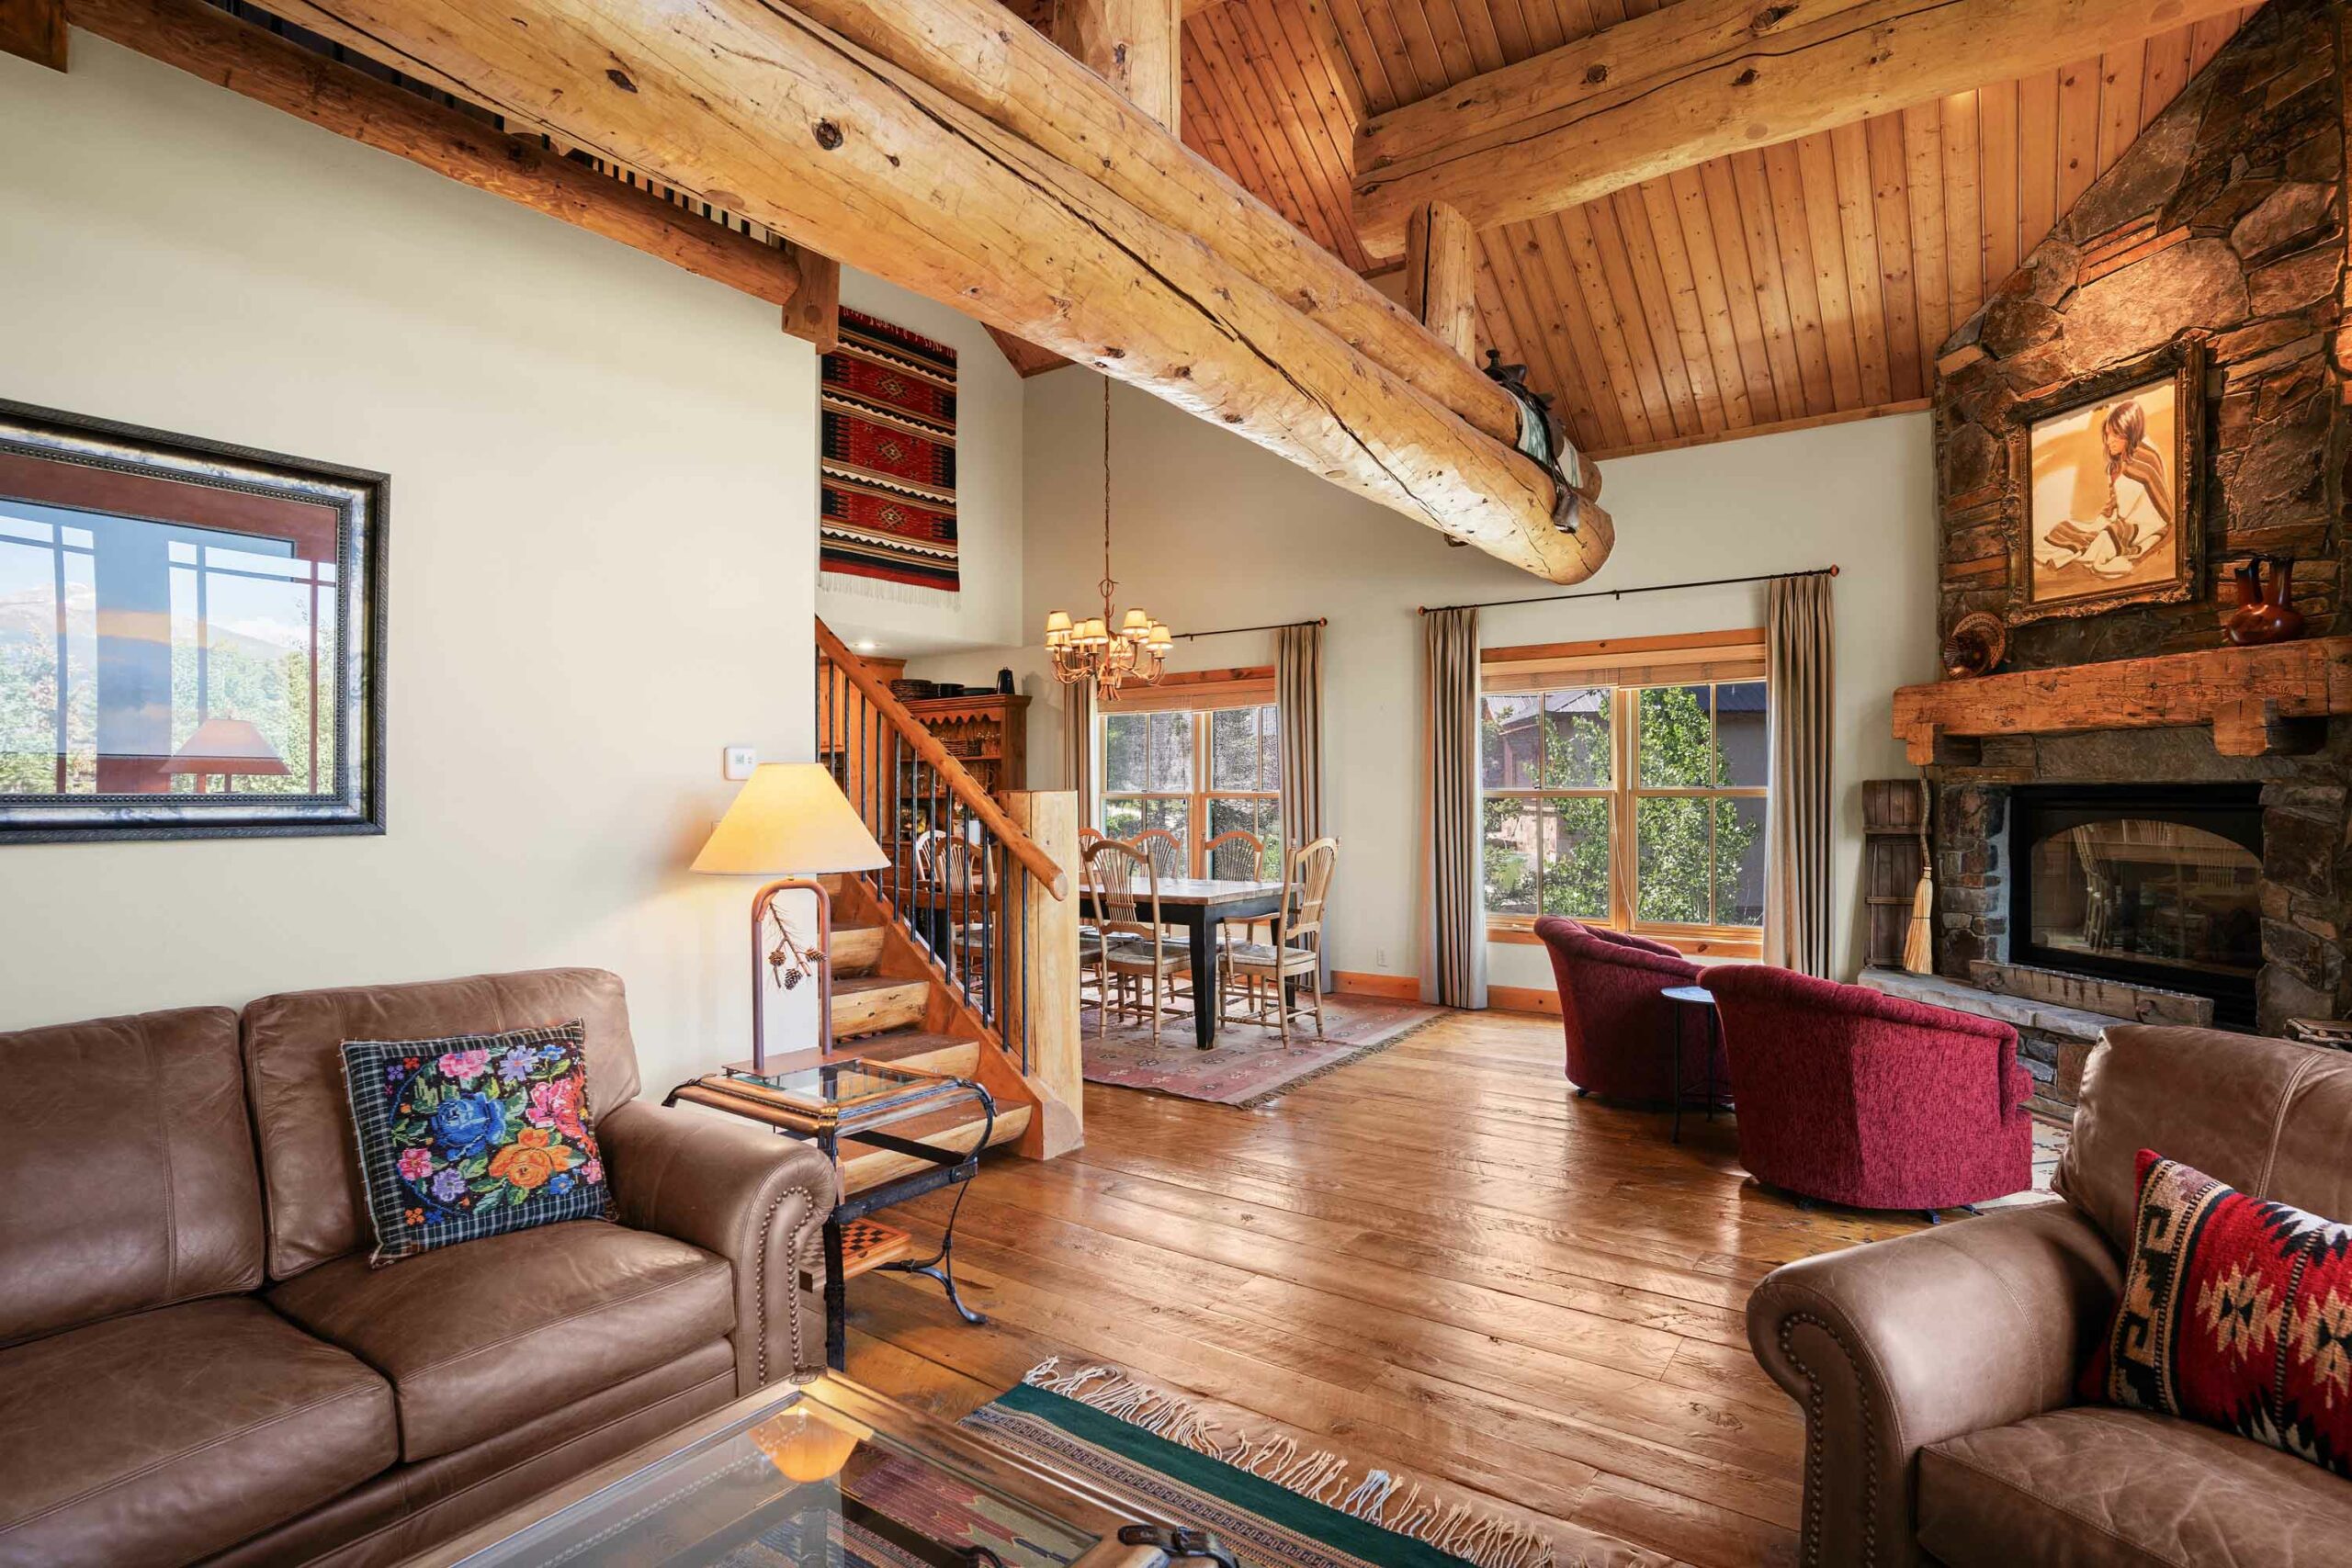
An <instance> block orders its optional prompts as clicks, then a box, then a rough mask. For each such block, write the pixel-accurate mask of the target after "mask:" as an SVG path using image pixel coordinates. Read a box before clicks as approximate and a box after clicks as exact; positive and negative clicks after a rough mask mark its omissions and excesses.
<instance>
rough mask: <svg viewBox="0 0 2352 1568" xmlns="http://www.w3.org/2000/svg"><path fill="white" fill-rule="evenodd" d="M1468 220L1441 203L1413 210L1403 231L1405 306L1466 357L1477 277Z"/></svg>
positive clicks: (1474, 332) (1473, 331)
mask: <svg viewBox="0 0 2352 1568" xmlns="http://www.w3.org/2000/svg"><path fill="white" fill-rule="evenodd" d="M1476 243H1477V242H1476V235H1474V234H1473V233H1472V232H1471V231H1470V222H1469V220H1467V219H1465V218H1464V217H1463V216H1462V214H1461V212H1460V211H1459V210H1458V209H1455V208H1453V207H1451V206H1449V205H1447V204H1446V203H1444V202H1442V201H1432V202H1427V203H1424V204H1423V205H1422V206H1421V207H1420V208H1419V209H1416V210H1415V211H1414V213H1413V217H1412V221H1411V222H1410V223H1409V224H1408V225H1407V227H1406V231H1405V308H1406V309H1407V310H1410V311H1412V312H1413V314H1415V315H1416V316H1419V318H1420V319H1421V324H1422V325H1423V326H1425V327H1427V328H1429V330H1430V332H1432V333H1436V334H1437V336H1438V340H1439V341H1440V342H1442V343H1443V344H1446V345H1447V346H1448V347H1450V348H1452V349H1453V352H1454V353H1456V354H1458V355H1462V357H1463V358H1464V359H1467V358H1469V357H1470V356H1471V355H1472V354H1473V353H1474V352H1476V349H1477V346H1478V295H1477V288H1478V277H1477V266H1476V263H1475V262H1474V261H1473V259H1472V257H1471V246H1473V245H1474V244H1476Z"/></svg>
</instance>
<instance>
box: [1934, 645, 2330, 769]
mask: <svg viewBox="0 0 2352 1568" xmlns="http://www.w3.org/2000/svg"><path fill="white" fill-rule="evenodd" d="M2339 713H2352V637H2314V638H2312V639H2311V640H2310V641H2307V642H2282V643H2273V644H2272V645H2270V646H2269V647H2267V648H2215V649H2205V650H2203V651H2201V652H2198V653H2167V654H2163V655H2160V656H2158V657H2156V658H2154V659H2123V660H2116V661H2115V662H2113V663H2109V664H2071V665H2067V666H2065V667H2064V668H2063V669H2057V670H2019V671H2014V672H2012V673H2009V674H2006V675H1982V676H1978V677H1977V678H1975V679H1973V680H1964V681H1939V682H1935V683H1934V684H1932V685H1926V686H1905V687H1902V688H1900V689H1898V690H1897V691H1896V692H1895V694H1894V737H1895V739H1898V740H1900V741H1902V742H1903V744H1904V749H1905V753H1906V754H1907V755H1908V756H1909V758H1910V760H1911V761H1913V762H1914V763H1917V764H1920V765H1922V766H1924V765H1926V764H1927V763H1929V762H1932V761H1936V760H1937V758H1936V741H1937V739H1938V738H1939V736H1945V735H1953V736H1985V735H2077V734H2081V733H2083V732H2084V731H2086V730H2094V729H2158V728H2177V727H2180V726H2185V725H2200V724H2210V725H2211V726H2212V727H2213V750H2216V751H2218V752H2219V753H2221V754H2222V756H2224V757H2259V756H2261V755H2263V754H2264V753H2266V752H2271V751H2285V752H2299V751H2312V750H2317V749H2318V748H2319V747H2320V746H2321V745H2323V744H2324V742H2325V739H2326V737H2325V734H2324V730H2325V724H2324V721H2325V719H2326V718H2327V716H2329V715H2330V714H2339Z"/></svg>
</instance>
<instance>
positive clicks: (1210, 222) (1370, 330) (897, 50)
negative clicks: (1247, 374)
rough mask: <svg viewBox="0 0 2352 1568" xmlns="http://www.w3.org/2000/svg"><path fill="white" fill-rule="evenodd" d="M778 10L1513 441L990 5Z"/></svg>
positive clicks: (1366, 302)
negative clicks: (861, 51)
mask: <svg viewBox="0 0 2352 1568" xmlns="http://www.w3.org/2000/svg"><path fill="white" fill-rule="evenodd" d="M786 4H789V5H790V6H792V8H793V9H795V10H797V11H800V12H802V13H804V14H805V15H807V16H809V17H813V18H815V19H816V20H817V21H819V22H821V23H822V24H824V25H825V26H826V27H828V28H831V29H833V30H834V31H835V32H838V33H840V34H841V35H842V36H843V37H845V38H847V39H851V40H853V41H854V42H856V43H858V44H860V45H863V46H864V47H865V48H866V49H868V50H871V51H873V52H874V53H876V54H877V55H880V56H881V57H882V58H883V59H885V60H888V61H889V62H891V63H892V64H894V65H897V66H898V67H899V68H900V69H901V70H903V71H906V72H908V73H910V74H912V75H914V76H917V77H920V78H921V79H922V81H924V82H925V83H927V84H929V85H931V86H933V88H935V89H937V90H939V91H940V92H943V93H944V94H946V95H947V96H949V97H951V98H953V99H955V100H956V102H957V103H958V104H961V105H962V106H963V107H966V108H967V109H970V110H972V111H973V112H974V113H976V114H978V115H981V116H983V117H985V118H987V119H988V120H989V123H990V124H992V125H994V126H996V127H998V128H999V129H1001V130H1004V131H1006V132H1009V133H1010V134H1012V135H1013V136H1015V137H1018V138H1019V139H1021V140H1022V141H1026V142H1028V143H1030V144H1031V145H1033V146H1035V148H1037V150H1038V151H1040V152H1044V153H1046V155H1047V156H1049V157H1051V158H1054V159H1057V160H1058V161H1059V162H1061V163H1063V164H1069V166H1070V167H1071V168H1073V169H1077V170H1080V171H1082V172H1084V173H1085V174H1086V175H1089V176H1090V177H1091V178H1093V179H1095V180H1097V181H1099V182H1101V183H1102V185H1103V186H1105V187H1106V188H1107V189H1109V190H1110V191H1112V192H1113V193H1114V194H1115V195H1116V196H1118V197H1121V198H1122V199H1124V200H1126V201H1130V202H1133V203H1134V204H1135V205H1136V206H1137V207H1139V208H1141V209H1143V210H1144V211H1145V212H1146V213H1148V214H1149V215H1150V216H1151V217H1152V218H1154V219H1156V220H1159V222H1161V223H1164V224H1166V225H1168V226H1169V227H1170V228H1173V229H1175V230H1177V231H1180V232H1182V233H1184V234H1189V235H1191V236H1192V237H1193V238H1194V239H1195V240H1197V241H1199V242H1200V243H1202V244H1204V245H1205V246H1206V247H1208V249H1210V250H1211V251H1213V252H1215V253H1216V254H1218V255H1219V256H1222V257H1223V258H1225V259H1226V260H1227V261H1228V262H1231V263H1232V264H1233V265H1235V266H1237V267H1238V268H1239V269H1240V270H1241V271H1243V272H1245V273H1247V274H1249V275H1250V276H1251V277H1254V278H1257V279H1259V280H1260V281H1261V282H1262V283H1264V284H1265V286H1266V287H1267V288H1271V289H1272V290H1273V292H1274V293H1275V294H1277V295H1279V296H1281V297H1282V298H1283V299H1284V300H1286V301H1287V302H1289V303H1290V304H1291V305H1292V306H1293V307H1294V308H1295V309H1297V310H1303V311H1305V312H1306V314H1307V315H1308V316H1310V317H1312V318H1313V319H1314V320H1315V321H1317V322H1319V323H1320V324H1321V325H1322V326H1324V327H1325V328H1327V329H1328V330H1329V331H1331V332H1333V333H1338V334H1339V336H1340V338H1342V339H1343V340H1345V341H1346V342H1347V343H1348V344H1351V345H1352V346H1353V347H1354V348H1356V349H1357V350H1358V351H1359V352H1361V353H1362V354H1363V355H1365V356H1366V357H1368V358H1370V359H1372V360H1373V361H1374V363H1376V364H1378V365H1380V366H1381V367H1383V368H1385V369H1386V370H1388V371H1389V372H1391V373H1392V374H1394V375H1397V376H1399V377H1401V378H1405V379H1406V380H1408V381H1410V382H1412V383H1413V385H1414V386H1416V387H1418V388H1419V389H1421V390H1422V391H1424V392H1426V393H1428V394H1429V395H1430V397H1433V398H1435V399H1436V400H1438V401H1440V402H1441V403H1443V404H1444V405H1445V406H1446V407H1447V408H1450V409H1452V410H1453V412H1455V413H1457V414H1459V415H1461V416H1462V417H1463V418H1464V419H1466V420H1468V421H1469V422H1470V423H1472V424H1473V425H1475V426H1476V427H1477V428H1478V429H1480V430H1482V431H1485V432H1486V433H1487V434H1488V435H1491V436H1493V437H1494V438H1495V439H1497V440H1498V441H1503V442H1511V441H1515V440H1517V438H1518V434H1519V405H1518V404H1517V403H1516V402H1514V401H1513V400H1511V398H1510V394H1509V393H1507V392H1505V391H1504V390H1503V389H1501V388H1500V387H1498V386H1497V385H1496V384H1495V383H1494V382H1493V381H1491V380H1489V379H1488V378H1487V377H1486V375H1485V374H1483V373H1482V372H1481V371H1479V369H1478V368H1477V367H1476V366H1474V365H1472V364H1471V363H1470V362H1469V361H1468V360H1466V359H1464V358H1462V357H1461V356H1460V355H1450V354H1447V353H1446V352H1444V350H1443V348H1442V346H1441V344H1439V343H1438V341H1437V339H1436V338H1434V337H1433V336H1432V335H1431V334H1430V333H1429V332H1428V331H1427V330H1426V329H1424V328H1423V327H1422V326H1421V324H1420V323H1419V321H1415V320H1414V319H1413V317H1412V316H1411V314H1410V313H1408V311H1406V310H1403V309H1401V308H1400V307H1398V306H1397V303H1396V302H1395V301H1394V300H1392V299H1387V298H1386V297H1385V296H1384V295H1382V294H1381V292H1380V291H1379V290H1378V289H1377V288H1374V287H1373V286H1372V285H1371V284H1370V283H1368V282H1366V281H1365V280H1364V279H1363V278H1362V277H1360V276H1357V275H1356V273H1355V272H1354V271H1352V270H1351V268H1350V267H1349V266H1348V265H1347V264H1346V263H1344V262H1342V261H1340V258H1339V257H1337V256H1335V255H1333V254H1330V253H1329V251H1326V250H1325V249H1323V248H1322V247H1321V246H1320V245H1317V243H1315V242H1314V241H1313V240H1312V239H1309V238H1308V237H1307V236H1306V234H1304V233H1302V232H1301V231H1298V230H1297V229H1295V228H1294V227H1292V225H1291V224H1290V222H1289V220H1286V219H1284V218H1283V216H1282V215H1281V214H1280V213H1278V212H1276V211H1275V210H1274V209H1272V208H1270V207H1268V206H1267V205H1266V204H1265V203H1264V202H1262V201H1261V200H1259V199H1258V197H1255V196H1253V195H1251V194H1250V192H1249V191H1247V190H1245V189H1243V188H1242V187H1241V186H1238V185H1237V184H1236V183H1234V181H1233V180H1231V179H1230V178H1228V177H1227V175H1225V173H1224V172H1223V171H1222V170H1220V169H1218V168H1217V167H1216V165H1215V164H1211V163H1210V162H1209V161H1208V160H1207V159H1205V158H1204V157H1202V156H1201V155H1200V154H1199V153H1197V152H1193V150H1192V149H1190V148H1188V147H1186V146H1185V145H1184V144H1183V143H1182V141H1177V140H1176V139H1175V138H1174V137H1172V136H1169V135H1165V134H1161V133H1159V128H1158V127H1157V126H1155V125H1153V124H1152V122H1151V119H1150V118H1149V117H1148V116H1147V115H1146V114H1144V113H1143V111H1141V110H1140V109H1138V108H1136V107H1135V106H1134V105H1133V104H1131V103H1128V102H1127V101H1126V100H1125V99H1124V98H1122V97H1121V96H1119V95H1118V93H1117V92H1115V91H1114V90H1113V89H1112V88H1111V87H1110V86H1109V85H1107V84H1106V83H1104V82H1103V81H1102V80H1101V79H1100V78H1099V77H1097V76H1096V75H1095V74H1094V73H1092V72H1091V71H1088V70H1087V69H1085V68H1084V67H1083V66H1081V65H1080V64H1079V63H1077V62H1075V61H1072V60H1071V59H1070V58H1069V56H1068V55H1066V54H1064V53H1063V52H1062V51H1060V50H1058V49H1057V48H1055V47H1054V45H1053V43H1052V41H1051V40H1049V39H1046V38H1045V37H1044V36H1043V35H1041V34H1039V33H1037V32H1036V31H1035V29H1034V28H1028V27H1010V26H1007V20H1008V13H1007V12H1006V10H1005V9H1004V7H1003V6H1000V5H998V4H997V3H996V0H786ZM1191 9H1192V7H1190V6H1188V7H1187V10H1188V14H1189V11H1190V10H1191ZM1399 243H1400V246H1401V240H1400V242H1399Z"/></svg>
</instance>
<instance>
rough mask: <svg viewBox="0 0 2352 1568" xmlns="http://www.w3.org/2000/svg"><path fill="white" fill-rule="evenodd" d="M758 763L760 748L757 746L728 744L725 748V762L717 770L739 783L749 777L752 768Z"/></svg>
mask: <svg viewBox="0 0 2352 1568" xmlns="http://www.w3.org/2000/svg"><path fill="white" fill-rule="evenodd" d="M759 765H760V749H759V748H758V747H756V746H729V748H727V761H726V764H725V766H724V767H722V768H721V769H720V770H719V771H720V772H721V773H724V774H725V775H726V776H727V777H729V778H730V779H733V780H735V781H736V782H738V783H741V781H743V780H744V779H748V778H750V777H751V776H752V769H754V768H756V767H758V766H759Z"/></svg>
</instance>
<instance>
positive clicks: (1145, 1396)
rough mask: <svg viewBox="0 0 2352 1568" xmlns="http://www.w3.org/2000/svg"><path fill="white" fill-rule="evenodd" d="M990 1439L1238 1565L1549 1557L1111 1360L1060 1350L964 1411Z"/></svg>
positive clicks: (1411, 1489)
mask: <svg viewBox="0 0 2352 1568" xmlns="http://www.w3.org/2000/svg"><path fill="white" fill-rule="evenodd" d="M965 1425H966V1426H968V1427H978V1428H979V1429H980V1430H981V1431H983V1432H985V1433H986V1434H987V1435H988V1437H989V1438H990V1440H992V1441H994V1442H999V1443H1002V1444H1003V1445H1005V1446H1006V1447H1007V1448H1010V1449H1012V1450H1015V1451H1017V1452H1020V1453H1023V1454H1024V1455H1027V1456H1029V1457H1031V1458H1034V1459H1038V1460H1042V1461H1046V1462H1047V1463H1049V1464H1052V1465H1055V1466H1057V1467H1059V1468H1061V1469H1064V1470H1070V1471H1076V1472H1080V1473H1081V1474H1083V1475H1084V1476H1085V1477H1086V1478H1087V1479H1088V1480H1090V1481H1092V1482H1093V1483H1095V1484H1096V1485H1098V1486H1101V1487H1103V1488H1104V1489H1106V1490H1108V1491H1110V1492H1112V1493H1114V1495H1121V1496H1126V1497H1133V1498H1135V1499H1136V1500H1138V1501H1139V1502H1142V1503H1146V1504H1148V1505H1149V1506H1151V1507H1152V1508H1153V1509H1154V1510H1155V1511H1156V1512H1159V1513H1161V1514H1164V1515H1167V1516H1170V1517H1173V1518H1176V1519H1178V1520H1180V1521H1182V1523H1184V1524H1187V1525H1191V1526H1193V1527H1195V1528H1197V1529H1204V1530H1207V1531H1209V1532H1210V1533H1211V1534H1213V1535H1215V1536H1216V1537H1217V1539H1218V1540H1221V1541H1223V1542H1224V1544H1225V1546H1226V1548H1227V1550H1228V1551H1231V1552H1233V1554H1234V1555H1235V1557H1236V1558H1237V1559H1238V1560H1239V1561H1240V1562H1242V1563H1243V1564H1244V1565H1245V1568H1459V1565H1461V1564H1465V1563H1466V1564H1470V1565H1472V1568H1549V1565H1550V1564H1551V1562H1552V1561H1553V1554H1552V1550H1551V1548H1550V1546H1549V1545H1548V1544H1547V1543H1546V1542H1544V1540H1541V1539H1540V1538H1538V1537H1537V1536H1535V1535H1534V1534H1533V1533H1532V1532H1531V1531H1529V1530H1528V1529H1525V1528H1524V1527H1523V1526H1521V1525H1517V1524H1512V1523H1509V1522H1506V1521H1505V1520H1503V1519H1502V1518H1500V1517H1492V1516H1488V1515H1485V1514H1482V1513H1480V1512H1479V1511H1477V1510H1476V1509H1474V1508H1472V1507H1471V1506H1469V1505H1467V1504H1445V1503H1442V1502H1440V1501H1439V1500H1437V1499H1435V1498H1432V1497H1430V1496H1429V1495H1427V1494H1426V1493H1425V1492H1424V1491H1423V1489H1422V1488H1421V1487H1420V1486H1419V1485H1418V1484H1414V1485H1404V1484H1401V1483H1398V1481H1397V1478H1396V1477H1395V1476H1393V1475H1391V1474H1390V1473H1389V1472H1386V1471H1385V1470H1365V1471H1361V1472H1359V1471H1357V1470H1355V1469H1354V1468H1353V1467H1351V1465H1350V1464H1349V1462H1348V1461H1346V1460H1345V1459H1343V1458H1341V1457H1340V1455H1338V1454H1334V1453H1329V1452H1320V1453H1302V1452H1300V1451H1299V1448H1298V1445H1297V1443H1296V1442H1295V1441H1293V1440H1292V1439H1291V1438H1255V1439H1253V1438H1249V1437H1246V1436H1242V1435H1239V1434H1232V1433H1226V1432H1222V1431H1220V1430H1219V1429H1218V1428H1217V1427H1216V1423H1214V1422H1212V1421H1209V1420H1207V1419H1206V1418H1204V1416H1203V1415H1202V1414H1201V1412H1200V1411H1198V1410H1197V1409H1195V1408H1194V1407H1193V1406H1192V1405H1191V1404H1187V1403H1186V1402H1185V1401H1183V1400H1181V1399H1178V1398H1175V1397H1174V1396H1172V1395H1170V1394H1165V1393H1159V1392H1158V1391H1156V1390H1154V1389H1151V1388H1148V1387H1146V1386H1145V1385H1144V1384H1142V1383H1139V1382H1135V1381H1134V1380H1133V1379H1131V1378H1128V1377H1126V1376H1125V1375H1123V1374H1122V1373H1120V1372H1118V1371H1115V1370H1114V1369H1112V1368H1110V1367H1086V1368H1083V1369H1080V1370H1079V1371H1068V1372H1065V1371H1062V1370H1061V1367H1060V1364H1059V1362H1058V1361H1057V1360H1049V1361H1046V1363H1045V1364H1043V1365H1042V1366H1039V1367H1037V1368H1035V1370H1033V1371H1031V1372H1030V1373H1029V1375H1028V1377H1027V1378H1026V1379H1025V1380H1024V1381H1023V1383H1022V1385H1021V1386H1020V1387H1018V1388H1014V1389H1011V1390H1009V1391H1007V1392H1006V1393H1004V1394H1002V1395H1001V1396H1000V1397H999V1398H998V1399H996V1400H995V1401H994V1402H992V1403H990V1404H986V1405H983V1406H982V1407H981V1408H980V1409H978V1410H977V1411H975V1412H973V1413H972V1414H971V1415H970V1416H967V1417H966V1418H965Z"/></svg>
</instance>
